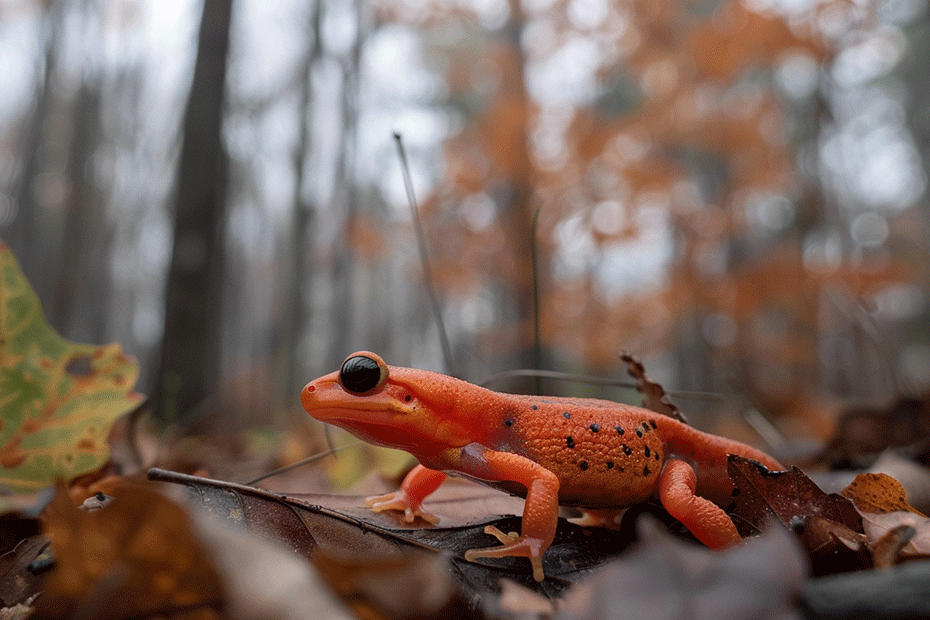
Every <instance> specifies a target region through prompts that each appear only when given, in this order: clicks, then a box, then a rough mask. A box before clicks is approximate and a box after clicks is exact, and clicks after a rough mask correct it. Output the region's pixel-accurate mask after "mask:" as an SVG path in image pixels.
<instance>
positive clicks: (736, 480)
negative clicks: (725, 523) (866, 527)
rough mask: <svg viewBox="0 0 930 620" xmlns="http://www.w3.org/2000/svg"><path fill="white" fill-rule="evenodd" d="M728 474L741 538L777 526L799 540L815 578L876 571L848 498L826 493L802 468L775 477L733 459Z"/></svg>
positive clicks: (749, 462) (757, 466) (745, 461)
mask: <svg viewBox="0 0 930 620" xmlns="http://www.w3.org/2000/svg"><path fill="white" fill-rule="evenodd" d="M727 473H728V474H729V476H730V480H731V481H732V482H733V485H734V487H735V489H734V496H733V500H734V503H735V508H734V510H733V513H732V515H731V516H732V517H733V520H734V522H735V523H736V526H737V529H739V530H740V533H741V534H742V535H744V536H748V535H754V534H757V533H759V532H761V531H762V529H763V528H764V527H765V526H766V524H767V523H769V522H770V521H771V520H775V521H778V522H779V523H781V524H782V525H783V526H785V527H786V528H788V529H789V530H792V531H794V532H795V533H797V534H798V536H799V538H800V539H801V541H802V542H803V544H804V546H805V547H806V548H807V550H808V552H809V554H810V556H811V560H812V562H813V572H814V574H825V573H832V572H841V571H844V570H855V569H858V568H866V567H868V566H870V565H871V557H870V555H869V554H868V552H867V550H866V549H865V546H864V543H865V537H864V536H863V530H862V519H861V518H860V516H859V513H858V512H857V511H856V509H855V507H854V506H853V505H852V502H850V501H849V500H848V499H846V498H845V497H842V496H841V495H838V494H835V493H833V494H830V495H828V494H826V493H824V492H823V491H822V490H821V489H820V488H819V487H818V486H817V485H816V484H814V482H813V481H812V480H811V479H810V478H808V477H807V476H806V475H805V474H804V472H802V471H801V470H800V469H798V468H797V467H793V468H792V469H791V470H789V471H783V472H770V471H769V470H768V469H766V468H765V467H764V466H763V465H761V464H759V463H757V462H755V461H753V460H750V459H745V458H742V457H738V456H734V455H730V456H729V457H728V459H727Z"/></svg>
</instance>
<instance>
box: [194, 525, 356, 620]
mask: <svg viewBox="0 0 930 620" xmlns="http://www.w3.org/2000/svg"><path fill="white" fill-rule="evenodd" d="M189 512H190V516H191V517H192V519H193V521H194V524H195V526H196V532H197V535H198V538H199V539H200V540H201V541H202V542H203V545H204V547H205V548H206V550H207V554H208V556H209V557H210V559H211V560H212V561H213V562H214V564H215V565H216V568H217V570H218V571H219V573H220V575H221V577H222V580H223V583H224V584H225V588H224V590H225V604H224V606H223V610H224V612H225V616H226V617H228V618H229V619H230V620H269V619H274V620H304V619H305V618H320V619H324V618H325V619H326V620H352V619H353V618H354V616H353V615H352V614H351V613H349V611H348V609H346V608H345V607H344V605H343V604H342V602H341V601H339V600H338V599H337V598H336V597H334V596H333V595H332V593H331V591H330V588H329V587H328V586H327V584H326V583H325V582H324V581H323V580H322V579H321V578H320V577H319V575H318V574H317V571H314V570H313V568H312V567H311V566H310V564H309V563H308V562H307V561H306V559H305V558H302V557H300V556H299V555H297V554H295V553H294V551H293V550H292V549H290V548H288V547H286V546H283V545H281V544H276V543H273V542H270V541H268V540H264V539H262V538H261V537H258V536H254V535H252V534H251V533H249V532H247V531H244V530H241V529H238V528H231V527H227V526H226V525H225V524H224V523H222V522H220V521H219V520H218V519H215V518H214V517H212V516H209V515H206V514H204V513H202V512H201V511H200V510H198V509H192V510H190V511H189Z"/></svg>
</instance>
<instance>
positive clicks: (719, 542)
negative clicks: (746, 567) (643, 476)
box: [659, 459, 742, 549]
mask: <svg viewBox="0 0 930 620" xmlns="http://www.w3.org/2000/svg"><path fill="white" fill-rule="evenodd" d="M696 488H697V475H696V474H695V473H694V469H693V468H692V467H691V465H689V464H688V463H686V462H684V461H682V460H680V459H671V460H669V461H668V462H667V463H666V465H665V468H664V469H663V470H662V474H661V475H660V476H659V499H660V500H661V501H662V505H663V506H665V509H666V510H668V512H669V514H670V515H672V516H673V517H675V518H676V519H678V520H679V521H681V523H682V524H683V525H684V526H685V527H686V528H688V530H689V531H690V532H691V533H692V534H694V536H695V537H696V538H697V539H698V540H699V541H701V542H702V543H704V544H705V545H707V546H708V547H710V548H711V549H724V548H726V547H732V546H733V545H736V544H739V543H740V542H742V538H740V535H739V533H738V532H737V531H736V526H735V525H733V522H732V521H731V520H730V517H728V516H727V513H725V512H724V511H723V509H722V508H720V507H719V506H717V504H715V503H713V502H712V501H710V500H708V499H705V498H703V497H699V496H697V495H695V489H696Z"/></svg>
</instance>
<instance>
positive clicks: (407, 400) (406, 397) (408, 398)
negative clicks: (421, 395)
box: [404, 394, 411, 403]
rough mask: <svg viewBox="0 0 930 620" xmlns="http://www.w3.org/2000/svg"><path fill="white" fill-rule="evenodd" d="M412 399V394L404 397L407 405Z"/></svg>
mask: <svg viewBox="0 0 930 620" xmlns="http://www.w3.org/2000/svg"><path fill="white" fill-rule="evenodd" d="M410 398H411V396H410V394H407V395H406V396H404V402H405V403H409V402H410Z"/></svg>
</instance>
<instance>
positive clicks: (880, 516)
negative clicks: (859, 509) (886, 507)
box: [862, 511, 930, 561]
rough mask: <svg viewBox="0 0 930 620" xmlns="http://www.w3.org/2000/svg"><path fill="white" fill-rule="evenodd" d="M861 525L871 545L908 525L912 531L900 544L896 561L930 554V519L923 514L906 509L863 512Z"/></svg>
mask: <svg viewBox="0 0 930 620" xmlns="http://www.w3.org/2000/svg"><path fill="white" fill-rule="evenodd" d="M862 526H863V527H864V528H865V535H866V536H867V537H868V540H869V544H870V545H871V546H874V545H877V544H878V543H879V542H881V541H882V540H883V539H884V538H885V537H886V536H888V534H889V533H891V532H892V531H894V530H895V529H898V528H901V527H910V528H912V529H913V530H914V533H913V534H912V535H911V536H909V537H908V540H907V542H906V544H904V545H902V547H901V549H900V553H899V558H900V559H899V560H898V561H900V560H902V559H912V558H918V557H928V556H930V519H928V518H927V517H925V516H924V515H921V514H916V513H914V512H908V511H900V512H886V513H874V512H864V513H862ZM886 543H887V541H886Z"/></svg>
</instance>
